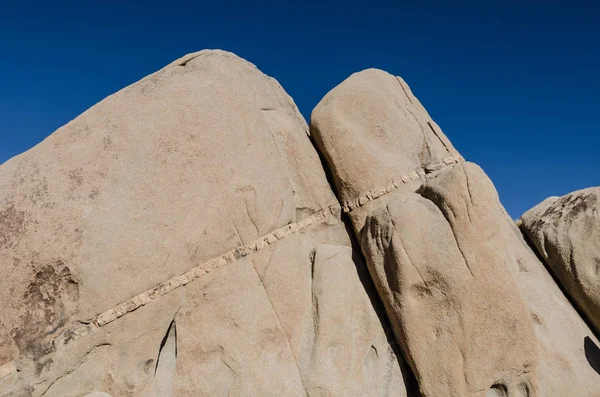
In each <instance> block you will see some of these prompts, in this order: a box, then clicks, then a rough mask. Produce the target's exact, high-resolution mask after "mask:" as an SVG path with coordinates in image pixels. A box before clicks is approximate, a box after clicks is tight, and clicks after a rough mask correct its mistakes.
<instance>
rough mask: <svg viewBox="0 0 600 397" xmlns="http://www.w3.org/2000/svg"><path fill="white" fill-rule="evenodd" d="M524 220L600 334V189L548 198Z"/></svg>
mask: <svg viewBox="0 0 600 397" xmlns="http://www.w3.org/2000/svg"><path fill="white" fill-rule="evenodd" d="M521 222H522V223H521V229H522V230H523V232H524V233H525V235H526V236H527V237H528V238H529V239H530V240H531V241H532V243H533V244H534V246H535V247H536V248H537V252H538V253H539V254H540V256H541V257H542V258H543V260H544V262H545V263H546V264H547V265H548V267H549V268H550V269H551V271H552V273H553V274H554V275H555V276H556V278H557V279H558V280H559V281H560V283H561V285H562V287H563V288H564V289H565V291H566V292H567V293H568V294H569V296H570V297H571V298H572V299H573V301H574V302H576V304H577V306H578V307H579V308H580V309H581V311H582V312H583V313H584V314H585V316H586V317H587V319H588V320H589V321H590V323H591V324H593V326H594V328H595V329H596V332H598V333H600V188H598V187H595V188H589V189H584V190H579V191H576V192H573V193H571V194H567V195H566V196H563V197H551V198H548V199H546V200H545V201H543V202H542V203H540V204H538V205H537V206H535V207H534V208H532V209H531V210H529V211H527V212H526V213H525V214H524V215H523V216H522V218H521Z"/></svg>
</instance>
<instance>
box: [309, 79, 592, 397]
mask: <svg viewBox="0 0 600 397" xmlns="http://www.w3.org/2000/svg"><path fill="white" fill-rule="evenodd" d="M311 133H312V135H313V137H314V140H315V142H316V143H317V146H318V147H319V150H320V151H321V152H322V153H323V155H324V157H325V159H326V160H327V163H328V166H329V168H330V170H331V173H332V176H333V179H334V183H335V185H336V188H337V192H338V196H339V197H340V199H341V200H342V205H343V208H344V210H346V211H348V212H349V215H350V218H351V220H352V223H353V226H354V229H355V233H356V235H357V237H358V238H359V240H360V241H361V246H362V249H363V252H364V253H365V256H366V259H367V262H368V265H369V270H370V273H371V275H372V277H373V279H374V280H375V284H376V286H377V288H378V291H379V294H380V295H381V297H382V300H383V301H384V304H385V306H386V310H387V313H388V316H389V317H390V319H391V322H392V326H393V327H394V331H395V335H396V338H397V340H398V342H399V343H400V345H401V346H402V349H403V352H404V355H405V356H406V358H407V360H408V361H409V363H410V365H411V367H412V369H413V371H414V373H415V375H416V377H417V379H418V381H419V385H420V389H421V392H422V394H423V395H424V396H425V397H429V396H432V397H433V396H442V395H443V396H481V397H483V396H486V397H494V396H519V397H521V396H536V395H539V396H553V397H555V396H561V397H562V396H564V397H567V396H572V395H578V396H589V397H592V396H596V395H600V382H599V381H598V374H597V373H596V372H595V371H594V368H593V366H591V365H590V363H589V362H588V359H587V357H586V355H585V352H584V340H590V341H592V340H593V341H594V343H596V344H597V340H596V339H594V338H593V335H592V334H591V332H590V330H589V329H588V328H587V326H586V325H585V324H584V323H583V321H582V320H581V319H580V317H579V316H578V314H577V312H576V311H574V310H573V308H572V307H571V306H570V305H569V303H568V301H567V300H566V299H565V298H564V296H563V295H562V294H561V292H560V290H559V289H558V288H557V286H556V285H555V284H554V282H553V281H552V278H551V277H550V276H549V275H548V273H547V272H546V270H545V269H544V267H543V265H542V264H541V263H540V262H539V261H538V260H537V259H536V258H535V256H534V255H533V253H532V252H531V250H530V249H529V248H528V247H527V246H526V244H525V243H524V241H523V240H522V238H521V236H520V234H519V233H518V230H517V229H516V227H515V226H514V224H512V222H511V220H510V219H509V218H508V216H507V215H506V213H505V211H504V209H503V208H502V206H501V205H500V203H499V201H498V197H497V193H496V191H495V189H494V188H493V185H492V184H491V182H490V181H489V179H488V178H487V176H486V175H485V174H484V173H483V171H481V169H479V168H478V167H477V166H475V165H473V164H469V163H466V164H465V163H463V161H462V158H461V157H460V155H459V154H458V153H457V152H456V150H455V149H454V148H453V147H452V146H451V144H450V143H449V142H448V140H447V138H446V137H445V136H444V135H443V133H442V132H441V131H440V130H439V128H438V127H437V126H436V124H434V123H433V122H432V121H431V119H430V117H429V116H428V115H427V113H426V112H425V111H424V109H423V107H422V106H421V105H420V103H419V102H418V101H417V100H416V98H415V97H414V95H412V93H411V92H410V90H408V89H407V86H406V84H405V83H404V82H403V81H402V80H401V79H399V78H395V77H394V76H391V75H389V74H387V73H385V72H382V71H378V70H373V69H370V70H366V71H363V72H360V73H356V74H354V75H352V76H351V77H349V78H348V79H347V80H346V81H344V82H343V83H341V84H340V85H339V86H337V87H336V88H334V89H333V90H332V91H331V92H330V93H329V94H327V95H326V96H325V98H323V100H322V101H321V102H320V103H319V105H318V106H317V107H316V108H315V110H314V111H313V114H312V117H311ZM561 323H562V324H563V325H561ZM565 323H566V324H569V329H568V330H566V329H565V328H564V324H565ZM509 329H510V331H507V330H509ZM586 338H587V339H586Z"/></svg>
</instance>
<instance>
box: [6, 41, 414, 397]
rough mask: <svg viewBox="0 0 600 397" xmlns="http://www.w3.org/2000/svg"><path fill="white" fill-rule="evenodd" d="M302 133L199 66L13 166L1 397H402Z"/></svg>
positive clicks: (394, 362)
mask: <svg viewBox="0 0 600 397" xmlns="http://www.w3.org/2000/svg"><path fill="white" fill-rule="evenodd" d="M307 132H308V127H307V125H306V123H305V122H304V120H303V119H302V117H301V115H300V114H299V112H298V110H297V108H296V106H295V105H294V103H293V101H292V100H291V98H289V96H287V94H286V93H285V92H284V91H283V89H282V88H281V87H280V86H279V84H278V83H277V82H276V81H275V80H273V79H271V78H269V77H267V76H265V75H264V74H262V73H261V72H260V71H258V70H257V69H256V67H254V66H253V65H251V64H249V63H248V62H246V61H244V60H241V59H240V58H238V57H236V56H234V55H233V54H230V53H225V52H221V51H202V52H199V53H195V54H190V55H188V56H185V57H183V58H182V59H180V60H178V61H176V62H174V63H172V64H170V65H168V66H167V67H165V68H163V69H161V70H160V71H158V72H156V73H154V74H152V75H150V76H148V77H146V78H144V79H143V80H141V81H139V82H137V83H135V84H133V85H132V86H129V87H127V88H125V89H123V90H121V91H119V92H118V93H116V94H114V95H112V96H110V97H108V98H106V99H105V100H103V101H102V102H100V103H99V104H97V105H95V106H94V107H92V108H91V109H89V110H88V111H86V112H85V113H83V114H82V115H81V116H79V117H78V118H76V119H75V120H73V121H72V122H70V123H69V124H67V125H66V126H64V127H63V128H61V129H59V130H58V131H56V132H55V133H54V134H52V135H51V136H50V137H48V138H47V139H46V140H45V141H44V142H42V143H41V144H39V145H38V146H36V147H35V148H33V149H32V150H30V151H28V152H26V153H24V154H23V155H21V156H18V157H16V158H14V159H12V160H10V161H8V162H7V163H5V164H3V165H2V166H1V167H0V279H1V280H2V282H1V283H2V284H1V285H2V288H0V302H1V303H2V307H3V313H2V317H1V319H0V322H1V326H0V396H12V397H23V396H42V395H44V396H45V397H53V396H60V397H65V396H67V397H69V396H74V397H81V396H85V395H87V394H89V393H93V392H95V391H102V393H107V394H109V395H112V396H157V395H160V396H164V397H168V396H171V395H172V396H178V397H180V396H307V395H308V396H322V395H328V396H352V395H361V396H364V395H367V396H405V395H406V390H405V386H404V380H403V376H402V373H401V365H402V359H401V358H399V357H397V356H396V354H395V352H394V349H393V343H389V341H388V337H387V335H386V330H385V327H386V324H385V321H386V320H385V316H384V315H383V314H382V313H379V315H378V313H377V311H376V305H374V304H373V302H372V301H371V299H369V297H368V294H367V292H366V290H365V288H366V287H365V284H364V283H363V282H361V280H360V278H359V277H358V274H359V272H360V267H361V263H360V261H355V260H353V259H352V256H353V255H352V249H351V248H350V247H351V240H350V238H349V236H348V234H347V232H346V229H345V226H344V224H343V223H342V222H341V220H340V211H339V204H338V202H337V200H336V197H335V195H334V194H333V192H332V190H331V188H330V186H329V184H328V182H327V179H326V177H325V174H324V172H323V169H322V166H321V164H320V162H319V157H318V155H317V153H316V151H315V150H314V148H313V147H312V145H311V143H310V140H309V138H308V136H307ZM341 280H342V281H343V284H341V285H340V284H338V283H339V282H340V281H341ZM342 308H343V309H342ZM339 310H345V312H344V315H340V313H339Z"/></svg>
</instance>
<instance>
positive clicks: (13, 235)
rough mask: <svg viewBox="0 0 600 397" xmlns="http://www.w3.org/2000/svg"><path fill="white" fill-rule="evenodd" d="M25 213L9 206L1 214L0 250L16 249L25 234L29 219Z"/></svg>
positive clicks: (11, 205) (12, 205)
mask: <svg viewBox="0 0 600 397" xmlns="http://www.w3.org/2000/svg"><path fill="white" fill-rule="evenodd" d="M26 218H27V217H26V214H25V212H24V211H19V210H17V209H16V208H15V206H14V204H12V203H11V204H9V205H8V206H7V207H6V208H5V209H4V211H2V212H0V248H9V249H10V248H14V247H15V246H16V245H17V243H18V242H19V239H20V238H21V236H22V235H23V234H24V233H25V230H26V226H27V219H26Z"/></svg>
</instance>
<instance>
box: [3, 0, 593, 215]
mask: <svg viewBox="0 0 600 397" xmlns="http://www.w3.org/2000/svg"><path fill="white" fill-rule="evenodd" d="M14 3H17V2H14ZM19 3H20V4H18V5H16V4H12V5H10V4H3V6H2V8H1V9H0V76H1V77H0V163H2V162H4V161H6V160H7V159H9V158H10V157H12V156H14V155H16V154H19V153H21V152H23V151H25V150H27V149H29V148H30V147H32V146H33V145H35V144H37V143H38V142H40V141H41V140H42V139H43V138H44V137H46V136H47V135H49V134H50V133H52V132H53V131H54V130H56V129H57V128H58V127H60V126H61V125H63V124H65V123H67V122H68V121H69V120H71V119H73V118H75V117H76V116H77V115H78V114H80V113H81V112H83V111H84V110H85V109H87V108H89V107H90V106H92V105H94V104H95V103H97V102H98V101H100V100H101V99H103V98H104V97H106V96H107V95H110V94H111V93H113V92H115V91H117V90H119V89H120V88H122V87H124V86H126V85H128V84H131V83H133V82H135V81H137V80H139V79H140V78H142V77H144V76H145V75H147V74H149V73H152V72H154V71H156V70H158V69H160V68H161V67H162V66H164V65H166V64H167V63H169V62H171V61H172V60H174V59H176V58H178V57H180V56H182V55H184V54H186V53H189V52H193V51H197V50H200V49H204V48H221V49H225V50H229V51H233V52H235V53H237V54H238V55H240V56H242V57H244V58H246V59H248V60H249V61H251V62H253V63H254V64H256V65H257V66H258V67H259V68H260V69H261V70H262V71H263V72H265V73H267V74H268V75H271V76H273V77H275V78H276V79H277V80H279V82H280V83H281V84H282V85H283V87H284V88H285V89H286V90H287V91H288V93H289V94H290V95H291V96H292V97H293V98H294V100H295V101H296V103H297V105H298V107H299V108H300V110H301V111H302V113H303V114H304V116H305V117H306V118H307V119H308V117H309V116H310V112H311V110H312V108H313V107H314V106H315V105H316V104H317V102H318V101H319V100H320V99H321V98H322V96H323V95H324V94H326V93H327V92H328V91H329V90H330V89H331V88H333V87H334V86H335V85H336V84H338V83H339V82H340V81H342V80H343V79H345V78H346V77H347V76H348V75H350V74H351V73H353V72H356V71H359V70H362V69H365V68H368V67H378V68H381V69H385V70H387V71H388V72H390V73H394V74H397V75H401V76H403V77H404V79H405V80H406V81H407V82H408V83H409V85H410V86H411V87H412V89H413V91H414V92H415V94H416V95H417V96H418V97H419V98H420V99H421V102H423V104H424V105H425V106H426V108H427V109H428V110H429V112H430V114H431V115H432V117H433V118H434V119H435V120H436V121H437V122H438V124H440V126H441V127H442V129H443V130H444V131H445V132H446V134H447V135H448V136H449V137H450V139H451V140H452V142H453V143H454V145H455V146H456V147H457V148H458V150H460V151H461V153H462V154H463V155H464V156H465V157H466V158H467V159H468V160H471V161H474V162H476V163H478V164H479V165H481V166H482V167H483V169H484V170H485V171H486V172H487V173H488V175H489V176H490V177H491V178H492V180H493V181H494V183H495V184H496V188H497V189H498V191H499V193H500V197H501V200H502V201H503V203H504V204H505V206H506V207H507V209H508V211H509V213H510V214H511V215H512V216H513V217H518V216H519V215H520V214H521V213H522V212H523V211H525V210H527V209H528V208H530V207H531V206H533V205H535V204H536V203H538V202H539V201H541V200H543V199H544V198H545V197H547V196H551V195H562V194H565V193H568V192H570V191H573V190H576V189H581V188H584V187H588V186H593V185H600V157H599V155H598V152H599V151H600V134H599V133H600V127H599V126H600V111H599V110H598V108H599V105H600V99H599V98H600V97H599V95H598V94H599V93H600V23H599V22H598V21H600V5H596V4H594V1H578V0H574V1H566V0H564V1H553V0H546V1H527V0H522V1H513V0H505V1H501V2H491V1H490V2H486V1H460V0H457V1H452V2H451V1H426V0H424V1H414V2H412V3H404V4H403V3H402V2H400V1H391V0H390V1H386V2H381V1H375V0H373V1H369V2H353V1H351V0H350V1H344V2H342V1H329V2H327V1H324V2H316V1H312V0H307V1H302V2H295V4H294V5H290V4H286V3H288V2H285V1H279V2H265V1H255V2H248V1H244V2H241V1H240V2H235V1H234V2H231V1H230V2H227V1H223V2H218V1H215V2H206V3H205V2H178V1H170V2H153V1H145V2H133V1H102V2H100V1H77V2H75V1H60V0H57V1H53V2H41V1H40V2H37V1H29V2H27V1H23V2H19Z"/></svg>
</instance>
